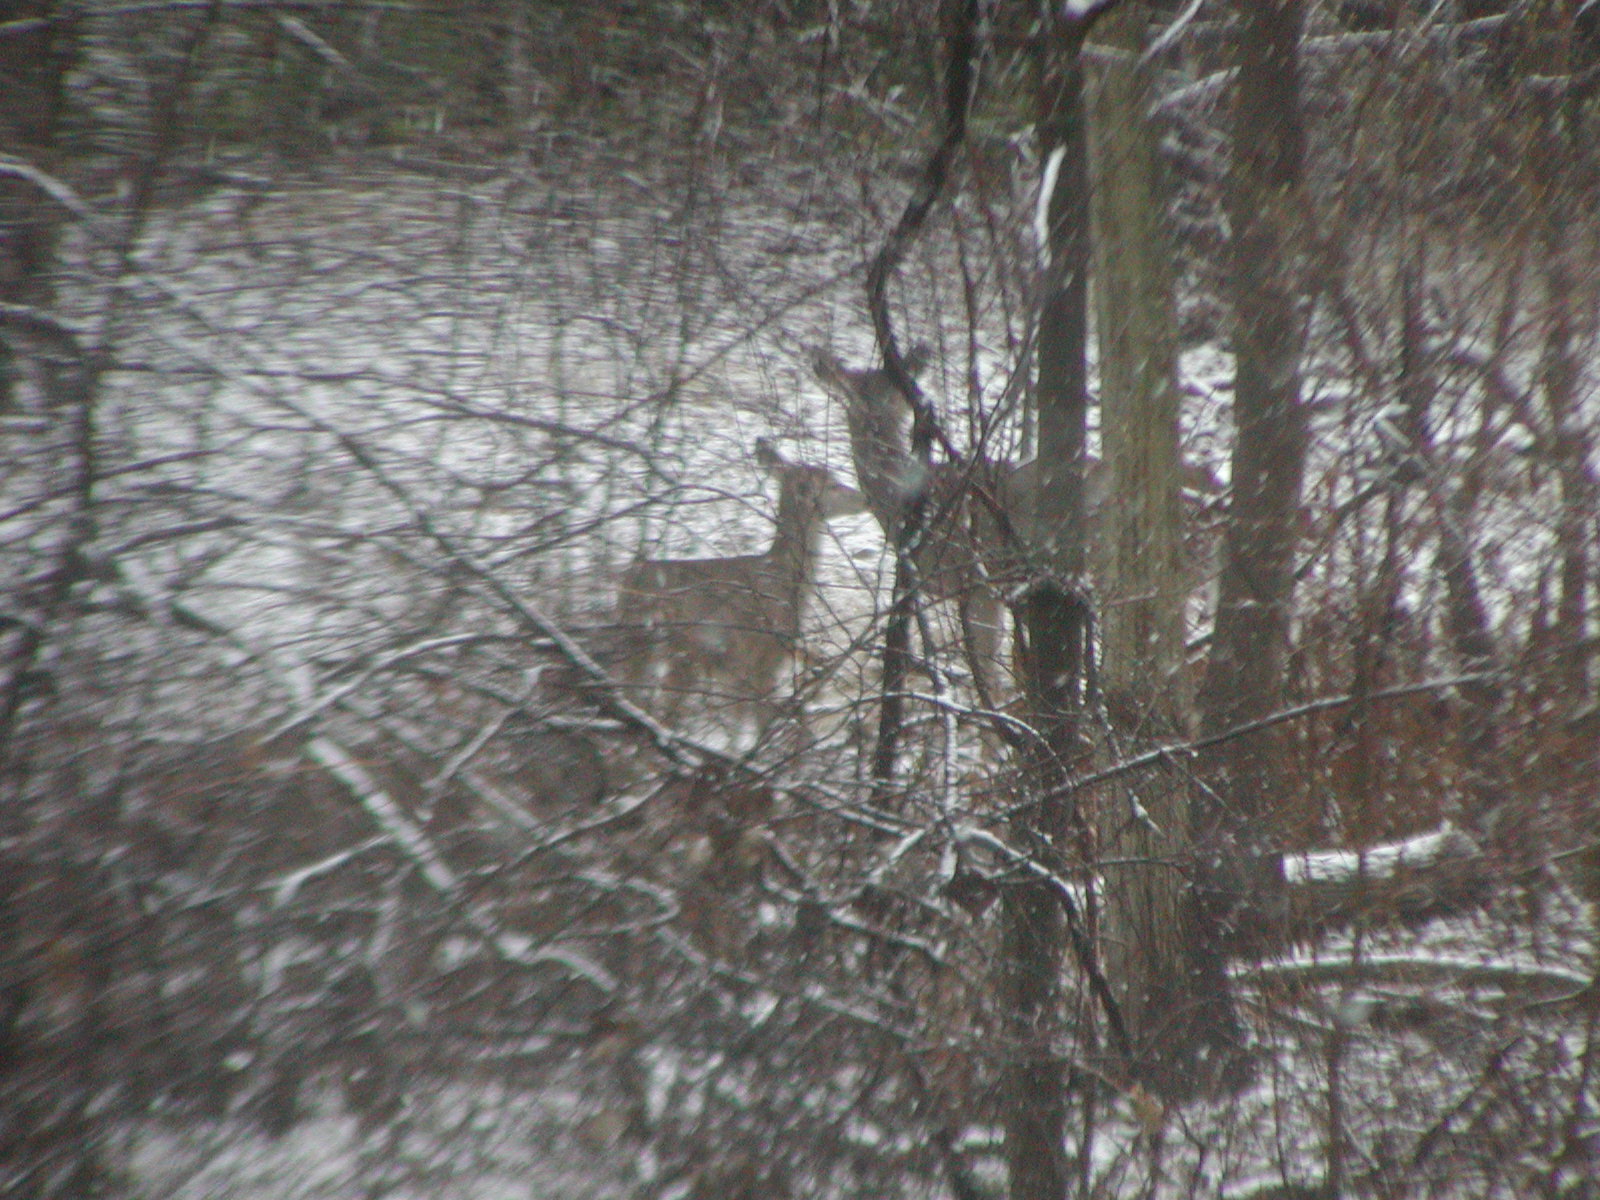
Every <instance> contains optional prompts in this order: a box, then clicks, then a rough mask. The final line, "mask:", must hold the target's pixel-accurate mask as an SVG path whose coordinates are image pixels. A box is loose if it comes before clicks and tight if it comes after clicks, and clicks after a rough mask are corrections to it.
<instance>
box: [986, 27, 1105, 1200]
mask: <svg viewBox="0 0 1600 1200" xmlns="http://www.w3.org/2000/svg"><path fill="white" fill-rule="evenodd" d="M1084 33H1085V30H1084V28H1083V26H1082V24H1081V23H1078V22H1072V21H1065V20H1063V21H1061V22H1060V23H1058V24H1057V25H1056V26H1055V27H1053V28H1051V29H1049V30H1047V32H1046V33H1045V35H1044V36H1043V38H1042V45H1041V50H1042V62H1041V64H1040V81H1039V84H1040V101H1041V105H1040V121H1039V129H1040V138H1041V150H1042V152H1043V155H1044V159H1045V161H1046V162H1047V163H1051V162H1053V163H1054V164H1055V165H1056V169H1055V172H1054V186H1053V187H1052V188H1051V190H1050V192H1049V195H1048V196H1047V197H1045V198H1044V203H1045V205H1046V218H1047V222H1048V243H1047V246H1046V247H1045V249H1046V251H1047V253H1048V255H1049V262H1048V265H1047V267H1046V269H1045V282H1044V287H1043V289H1042V293H1041V299H1040V312H1039V352H1038V361H1039V379H1038V387H1037V391H1036V393H1035V404H1036V409H1037V413H1038V436H1039V447H1038V461H1039V463H1040V464H1041V472H1040V479H1039V488H1038V492H1037V495H1036V496H1035V501H1034V504H1035V508H1034V513H1033V517H1034V521H1033V528H1034V529H1035V531H1036V533H1037V538H1038V551H1039V554H1040V561H1038V562H1037V563H1036V568H1035V578H1034V580H1033V581H1032V585H1031V588H1030V591H1029V594H1028V596H1027V598H1026V600H1025V601H1024V604H1023V608H1022V612H1021V614H1020V616H1021V620H1020V621H1019V623H1018V635H1019V638H1020V639H1021V641H1022V645H1021V647H1020V650H1021V654H1020V656H1019V657H1020V658H1021V660H1022V662H1023V664H1024V668H1023V675H1024V684H1025V687H1026V689H1027V699H1028V706H1029V710H1030V715H1031V717H1032V720H1033V724H1034V727H1035V728H1036V729H1037V730H1038V731H1039V732H1040V733H1041V734H1042V735H1043V745H1041V746H1040V747H1039V748H1038V750H1037V751H1036V752H1035V753H1034V754H1033V755H1032V756H1031V759H1032V761H1030V762H1029V763H1027V764H1026V769H1027V770H1028V771H1029V774H1030V780H1029V782H1030V785H1031V787H1032V788H1034V789H1037V794H1041V795H1043V794H1047V793H1049V792H1050V791H1051V790H1052V789H1055V788H1057V787H1059V785H1060V784H1061V783H1063V782H1064V781H1065V780H1066V779H1067V778H1068V776H1069V774H1071V773H1072V771H1073V769H1074V767H1075V766H1077V765H1079V764H1080V760H1081V759H1082V757H1083V750H1082V740H1081V735H1080V731H1079V721H1078V713H1079V710H1080V707H1081V699H1082V690H1083V687H1084V682H1085V680H1086V678H1087V675H1088V670H1087V668H1088V663H1089V656H1090V646H1089V639H1090V631H1091V621H1090V616H1089V607H1088V602H1087V599H1086V595H1085V592H1084V590H1083V587H1082V576H1083V571H1084V567H1085V554H1084V527H1085V522H1084V505H1083V462H1084V444H1085V440H1086V433H1087V413H1088V385H1087V365H1086V361H1087V348H1088V347H1087V341H1088V337H1087V331H1088V311H1087V309H1088V291H1087V286H1086V284H1087V276H1088V267H1089V204H1088V166H1087V160H1088V151H1087V144H1086V143H1087V139H1086V134H1085V122H1084V111H1083V74H1082V67H1081V64H1080V51H1081V50H1082V46H1083V36H1084ZM1048 178H1049V176H1048V175H1047V179H1048ZM1074 824H1075V818H1074V814H1073V812H1072V805H1071V801H1070V800H1068V799H1067V798H1065V797H1058V798H1056V799H1053V800H1050V801H1046V802H1043V803H1041V804H1040V805H1038V806H1037V807H1035V808H1029V809H1023V810H1022V811H1021V813H1020V814H1019V816H1018V819H1017V827H1016V828H1015V830H1014V835H1015V838H1016V841H1017V842H1018V843H1019V844H1020V845H1022V846H1024V847H1026V848H1027V850H1028V852H1029V853H1030V854H1031V855H1032V856H1034V858H1035V860H1036V861H1041V862H1042V864H1043V865H1044V866H1046V867H1047V868H1048V869H1050V870H1051V871H1052V872H1054V873H1055V874H1057V876H1058V877H1059V875H1060V873H1061V867H1062V865H1063V853H1062V852H1063V849H1064V848H1065V846H1066V845H1067V844H1068V843H1069V842H1070V840H1071V834H1072V831H1073V827H1074ZM1001 903H1002V909H1001V921H1002V925H1003V930H1004V943H1003V955H1004V960H1003V963H1002V966H1001V1001H1002V1004H1003V1006H1004V1013H1005V1018H1006V1026H1007V1028H1006V1032H1007V1038H1006V1041H1007V1047H1008V1059H1007V1063H1006V1068H1005V1073H1004V1078H1003V1081H1002V1085H1001V1086H1002V1107H1003V1111H1004V1123H1005V1132H1006V1165H1007V1168H1008V1171H1009V1175H1010V1195H1011V1197H1012V1200H1061V1197H1062V1196H1064V1195H1065V1194H1066V1191H1067V1183H1068V1178H1067V1159H1066V1151H1065V1136H1066V1117H1067V1075H1066V1063H1065V1062H1064V1061H1063V1057H1062V1052H1061V1047H1060V1041H1061V1037H1062V1029H1061V1015H1062V1013H1061V1010H1062V1004H1061V976H1062V972H1063V970H1064V969H1065V966H1066V950H1067V928H1066V922H1065V913H1064V912H1063V909H1062V904H1061V899H1060V897H1058V896H1057V895H1056V892H1055V889H1054V887H1053V885H1052V884H1050V883H1049V882H1047V881H1045V880H1042V879H1039V878H1034V877H1029V878H1023V879H1019V880H1017V881H1015V882H1013V883H1012V884H1011V885H1010V886H1008V887H1007V888H1006V889H1005V891H1004V892H1003V893H1002V900H1001Z"/></svg>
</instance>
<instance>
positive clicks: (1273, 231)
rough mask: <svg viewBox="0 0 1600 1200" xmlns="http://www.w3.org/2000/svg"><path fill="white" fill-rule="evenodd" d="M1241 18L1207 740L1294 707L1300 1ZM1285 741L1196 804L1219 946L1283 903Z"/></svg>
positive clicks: (1206, 906) (1234, 761) (1205, 693)
mask: <svg viewBox="0 0 1600 1200" xmlns="http://www.w3.org/2000/svg"><path fill="white" fill-rule="evenodd" d="M1234 10H1235V12H1234V22H1235V26H1236V31H1237V32H1236V34H1235V49H1234V58H1235V62H1236V64H1237V70H1238V79H1237V83H1236V85H1235V96H1234V119H1233V168H1232V173H1231V178H1230V180H1229V186H1228V190H1227V196H1226V199H1227V207H1228V217H1229V221H1230V223H1231V226H1232V233H1233V241H1232V247H1231V271H1230V275H1231V280H1230V282H1231V288H1232V298H1233V321H1234V354H1235V359H1236V378H1235V384H1234V424H1235V431H1236V440H1235V443H1234V451H1233V471H1232V487H1233V494H1232V504H1231V508H1230V513H1229V517H1230V519H1229V522H1228V528H1227V531H1226V534H1225V538H1224V543H1223V563H1222V574H1221V579H1220V589H1219V597H1218V604H1217V618H1216V627H1215V630H1214V631H1213V634H1212V645H1211V656H1210V659H1209V661H1208V663H1207V668H1206V673H1205V678H1204V680H1203V681H1202V683H1201V688H1200V697H1199V707H1200V729H1201V733H1202V734H1206V735H1209V734H1217V733H1220V732H1222V731H1224V730H1226V729H1229V728H1233V727H1236V726H1240V725H1245V724H1247V723H1249V722H1251V721H1254V720H1257V719H1259V718H1261V717H1263V716H1265V715H1267V714H1268V713H1270V712H1272V711H1273V710H1274V709H1275V708H1277V707H1278V706H1280V705H1281V704H1282V702H1283V697H1284V678H1285V667H1286V657H1287V650H1288V644H1289V624H1290V616H1291V601H1292V599H1293V593H1294V547H1295V534H1296V528H1297V525H1298V520H1299V510H1300V488H1301V480H1302V476H1303V474H1304V464H1305V453H1306V417H1305V411H1304V407H1303V405H1302V404H1301V400H1300V361H1301V354H1302V348H1303V342H1304V318H1303V315H1302V304H1301V299H1300V288H1299V284H1298V280H1297V278H1296V241H1297V226H1298V222H1299V218H1300V213H1301V210H1302V207H1303V198H1302V196H1301V194H1300V170H1301V159H1302V157H1303V141H1304V139H1303V135H1302V131H1301V125H1300V117H1299V113H1300V84H1299V67H1298V57H1299V38H1300V26H1301V16H1302V13H1301V5H1300V3H1299V0H1239V3H1236V4H1235V5H1234ZM1281 732H1282V731H1281V728H1280V727H1278V726H1272V727H1270V728H1266V729H1262V730H1260V731H1259V732H1257V733H1253V734H1251V735H1249V736H1246V737H1238V738H1232V739H1229V740H1227V741H1225V742H1223V743H1221V744H1220V745H1219V746H1218V747H1217V749H1216V751H1215V752H1214V753H1212V754H1211V755H1209V756H1208V761H1207V762H1206V763H1205V772H1204V774H1205V779H1204V782H1203V785H1202V786H1201V787H1199V788H1197V789H1196V790H1195V792H1194V804H1193V818H1194V822H1195V836H1196V839H1197V843H1198V851H1199V856H1200V858H1199V867H1200V870H1201V872H1202V874H1203V876H1204V887H1203V901H1204V902H1203V906H1202V907H1203V918H1204V921H1205V924H1206V929H1207V934H1208V937H1211V938H1219V939H1220V938H1226V939H1227V940H1229V941H1233V942H1236V943H1237V942H1239V941H1241V940H1243V941H1246V942H1247V941H1248V940H1249V938H1250V936H1251V934H1252V932H1253V931H1252V929H1251V925H1252V924H1253V923H1254V922H1255V921H1258V920H1271V919H1272V916H1271V914H1272V913H1273V911H1274V909H1275V908H1276V907H1277V905H1276V902H1275V893H1276V891H1277V889H1278V886H1279V884H1280V882H1281V880H1280V879H1279V877H1278V872H1277V871H1276V869H1275V867H1273V866H1272V863H1273V859H1272V856H1271V854H1270V853H1269V851H1270V846H1269V845H1266V844H1263V840H1264V837H1265V830H1266V829H1267V828H1268V827H1269V825H1270V816H1271V806H1272V804H1273V801H1274V798H1275V797H1276V796H1278V795H1279V794H1280V793H1281V790H1282V786H1283V783H1282V781H1281V780H1280V778H1279V774H1278V764H1280V763H1281V762H1283V761H1284V759H1283V755H1282V754H1281V753H1280V751H1279V749H1278V746H1277V742H1278V739H1279V737H1280V735H1281ZM1211 957H1212V958H1216V957H1217V956H1215V955H1213V956H1211Z"/></svg>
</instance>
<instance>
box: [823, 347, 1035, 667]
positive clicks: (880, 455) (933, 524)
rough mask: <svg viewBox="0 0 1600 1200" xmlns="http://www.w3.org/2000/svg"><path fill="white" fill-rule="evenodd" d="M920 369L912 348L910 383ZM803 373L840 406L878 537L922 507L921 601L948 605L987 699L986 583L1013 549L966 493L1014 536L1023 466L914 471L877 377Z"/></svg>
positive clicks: (833, 367) (992, 627)
mask: <svg viewBox="0 0 1600 1200" xmlns="http://www.w3.org/2000/svg"><path fill="white" fill-rule="evenodd" d="M926 361H927V352H926V350H925V349H924V348H923V347H920V346H919V347H917V348H916V349H914V350H912V352H911V353H910V354H909V355H907V357H906V367H907V369H908V370H909V371H910V372H911V373H912V374H913V375H916V374H917V373H919V372H920V371H921V369H922V367H923V366H925V365H926ZM812 365H813V369H814V370H815V371H816V374H817V378H818V379H819V380H821V382H822V383H823V384H824V386H826V387H827V388H828V390H829V391H831V392H832V393H833V394H834V395H835V396H837V397H838V398H839V400H840V401H842V403H843V405H844V414H845V425H846V427H847V428H848V430H849V433H850V456H851V458H852V460H853V461H854V463H855V469H856V483H857V485H858V486H859V487H860V488H861V491H862V493H863V495H864V497H865V500H866V504H867V507H868V509H870V510H871V512H872V515H873V517H874V518H876V519H877V522H878V525H879V526H880V527H881V528H882V529H883V534H884V537H885V538H886V539H888V540H890V541H892V540H893V538H894V537H895V532H896V530H898V529H899V527H900V524H901V522H902V520H903V519H904V516H905V511H906V508H907V507H908V506H909V505H910V504H911V502H912V501H913V500H915V499H916V498H917V497H918V496H922V497H924V498H926V500H927V509H926V511H927V514H928V517H929V521H930V525H929V527H928V529H927V530H926V535H925V536H924V538H923V540H922V541H921V543H920V544H919V546H918V548H917V550H916V552H915V555H914V558H913V561H914V562H915V564H916V567H917V575H918V579H919V583H920V586H921V588H922V592H923V595H924V596H926V597H927V598H928V599H930V600H944V601H951V602H954V603H955V604H956V605H957V608H958V611H959V616H960V621H961V636H962V641H963V643H964V644H965V647H966V651H967V654H968V657H969V659H970V660H971V661H970V665H971V667H972V669H973V672H974V677H975V678H976V679H978V680H979V682H980V685H981V688H982V690H983V691H985V692H988V697H987V698H993V692H992V691H991V690H990V689H991V688H992V686H993V681H992V680H991V679H990V678H988V676H989V675H990V674H991V672H993V671H995V670H997V669H998V667H999V646H1000V627H1001V604H1000V599H999V597H998V595H996V593H995V589H994V586H993V582H994V578H995V576H996V575H998V574H1000V573H1008V572H1009V567H1008V564H1012V563H1014V562H1015V558H1016V551H1017V549H1018V547H1017V546H1016V545H1014V544H1013V545H1008V544H1007V543H1008V539H1007V537H1006V534H1005V531H1004V529H1003V527H1002V525H1001V522H1000V521H999V519H998V518H997V517H996V515H995V514H994V512H993V511H991V510H990V509H989V508H988V506H987V505H985V504H984V502H983V501H982V500H980V499H978V498H976V496H975V495H974V489H975V488H982V489H984V490H985V491H986V492H987V493H988V495H989V497H990V498H991V499H992V500H994V501H995V503H996V504H997V505H998V506H999V507H1000V508H1001V510H1002V511H1003V512H1005V513H1006V514H1007V520H1008V523H1010V524H1011V525H1012V527H1013V531H1014V532H1018V533H1020V532H1021V525H1020V522H1023V521H1025V519H1026V518H1027V517H1028V516H1029V515H1031V509H1032V501H1031V498H1030V497H1029V496H1028V495H1027V494H1026V491H1027V488H1028V486H1029V485H1030V481H1031V480H1032V478H1033V470H1032V465H1031V464H1029V463H1024V464H1023V465H1022V466H1021V467H1014V466H1012V465H1011V464H1009V463H988V462H979V463H974V464H954V463H938V464H927V463H923V462H922V461H920V460H919V459H917V458H915V457H914V456H913V455H912V454H911V451H910V448H909V444H908V439H907V429H906V427H907V423H908V421H909V418H910V415H911V409H910V406H909V405H908V404H907V403H906V398H905V396H904V395H903V394H902V393H901V392H900V390H899V389H898V388H897V387H896V386H895V385H894V382H893V381H892V380H891V379H890V378H889V376H888V374H887V373H886V372H884V371H881V370H871V371H855V370H851V369H849V368H847V367H845V366H843V365H842V364H840V362H839V361H838V360H837V359H836V358H834V357H832V356H831V355H829V354H826V353H824V352H822V351H818V352H816V354H815V355H814V357H813V360H812ZM1013 514H1015V515H1013Z"/></svg>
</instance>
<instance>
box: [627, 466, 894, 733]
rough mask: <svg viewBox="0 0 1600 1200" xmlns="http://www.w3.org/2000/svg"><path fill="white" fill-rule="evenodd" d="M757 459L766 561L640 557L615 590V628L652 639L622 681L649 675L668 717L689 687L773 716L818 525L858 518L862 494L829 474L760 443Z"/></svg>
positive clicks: (806, 592) (811, 571)
mask: <svg viewBox="0 0 1600 1200" xmlns="http://www.w3.org/2000/svg"><path fill="white" fill-rule="evenodd" d="M757 457H758V458H759V459H760V461H761V462H762V464H763V465H764V466H766V467H767V469H768V470H770V471H772V472H773V473H774V474H775V475H777V477H778V481H779V494H778V516H777V529H776V531H775V532H774V534H773V539H772V544H771V545H770V546H769V547H768V549H767V550H766V552H765V553H762V554H741V555H734V556H731V557H723V558H668V559H662V558H639V559H636V560H635V561H634V562H633V563H632V564H631V565H630V566H629V567H628V569H627V571H626V572H625V573H624V574H623V577H622V580H621V583H620V586H619V588H618V595H617V617H618V623H619V624H625V625H628V626H633V627H639V628H643V629H645V630H647V631H648V633H649V638H648V642H649V649H648V651H647V653H646V654H645V655H642V656H638V657H636V659H635V660H634V662H632V663H630V664H629V666H628V668H627V669H625V671H624V672H623V674H624V677H625V679H626V680H627V681H628V682H630V683H635V684H637V683H641V682H642V681H643V678H644V676H645V675H647V674H652V673H653V674H654V675H655V677H656V679H657V682H658V683H659V690H660V693H661V697H662V700H661V703H662V707H663V708H664V710H665V711H667V712H668V713H669V715H671V714H676V713H677V712H678V711H679V709H680V708H681V705H682V702H683V700H684V698H685V697H686V696H687V695H689V694H691V693H692V692H693V691H695V690H696V689H705V690H707V691H708V692H711V691H715V692H716V693H718V694H720V695H721V696H722V697H723V698H724V699H726V700H728V701H730V702H732V703H733V704H735V705H736V706H737V707H739V708H741V709H745V710H747V711H753V712H755V713H757V714H760V715H770V714H771V713H772V712H773V696H774V693H775V691H776V689H777V685H778V682H779V676H780V674H781V672H782V670H783V668H784V666H785V665H786V664H787V663H788V662H789V659H790V657H791V655H793V653H794V651H795V649H796V647H797V645H798V644H799V640H800V631H801V623H802V619H803V617H804V614H805V609H806V605H807V603H808V601H809V599H810V596H811V593H812V591H813V590H814V589H815V587H816V567H817V557H818V553H819V551H820V549H821V541H822V527H823V525H824V523H825V522H826V521H827V520H828V519H829V518H830V517H834V516H840V515H843V514H845V513H849V512H859V511H861V508H862V500H861V496H860V495H859V494H858V493H857V492H855V491H853V490H852V489H850V488H846V487H844V486H842V485H841V484H839V483H837V482H835V480H834V479H833V477H832V475H830V474H829V473H828V471H827V470H826V469H824V468H822V467H814V466H805V465H800V464H795V463H789V462H786V461H784V460H783V459H782V458H781V457H779V456H778V455H777V454H776V452H774V451H772V450H771V449H770V448H769V447H767V446H766V444H765V443H764V442H763V443H758V444H757Z"/></svg>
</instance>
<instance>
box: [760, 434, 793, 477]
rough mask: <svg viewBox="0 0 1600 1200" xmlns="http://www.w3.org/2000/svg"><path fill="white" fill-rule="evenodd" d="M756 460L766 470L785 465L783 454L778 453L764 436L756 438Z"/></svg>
mask: <svg viewBox="0 0 1600 1200" xmlns="http://www.w3.org/2000/svg"><path fill="white" fill-rule="evenodd" d="M756 461H757V462H758V463H760V464H761V465H762V467H763V468H765V469H766V470H768V471H773V470H776V469H777V468H779V467H782V466H786V465H787V464H786V463H785V462H784V459H783V455H781V454H779V453H778V451H777V450H776V449H775V448H774V447H773V445H772V443H771V442H769V441H768V440H767V439H766V438H757V439H756Z"/></svg>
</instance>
